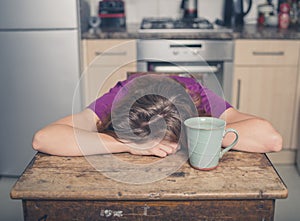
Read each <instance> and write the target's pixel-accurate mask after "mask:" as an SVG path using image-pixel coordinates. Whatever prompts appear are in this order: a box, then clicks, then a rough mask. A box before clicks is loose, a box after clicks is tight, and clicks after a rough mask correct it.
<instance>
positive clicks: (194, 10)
mask: <svg viewBox="0 0 300 221" xmlns="http://www.w3.org/2000/svg"><path fill="white" fill-rule="evenodd" d="M180 8H181V9H182V10H183V19H193V18H197V17H198V1H197V0H182V2H181V6H180Z"/></svg>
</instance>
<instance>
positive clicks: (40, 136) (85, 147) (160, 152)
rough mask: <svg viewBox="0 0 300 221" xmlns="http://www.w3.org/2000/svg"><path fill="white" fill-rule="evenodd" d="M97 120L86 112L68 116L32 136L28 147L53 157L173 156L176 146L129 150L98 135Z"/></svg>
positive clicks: (120, 143) (123, 145)
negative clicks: (111, 155)
mask: <svg viewBox="0 0 300 221" xmlns="http://www.w3.org/2000/svg"><path fill="white" fill-rule="evenodd" d="M98 120H99V118H98V116H97V115H96V114H95V113H94V112H93V111H92V110H90V109H85V110H84V111H82V112H80V113H78V114H74V115H69V116H67V117H65V118H62V119H60V120H58V121H56V122H54V123H52V124H50V125H48V126H46V127H45V128H43V129H41V130H39V131H38V132H36V134H35V135H34V137H33V142H32V146H33V148H34V149H35V150H37V151H40V152H43V153H47V154H51V155H57V156H82V155H94V154H107V153H121V152H129V153H131V154H135V155H154V156H158V157H165V156H167V155H168V154H172V153H175V152H176V150H177V144H173V143H167V142H166V143H160V144H157V145H155V146H154V145H150V144H149V148H148V149H137V148H131V145H130V144H125V143H122V142H119V141H118V140H116V139H115V138H114V137H112V136H110V135H108V134H105V133H98V132H97V128H96V122H98Z"/></svg>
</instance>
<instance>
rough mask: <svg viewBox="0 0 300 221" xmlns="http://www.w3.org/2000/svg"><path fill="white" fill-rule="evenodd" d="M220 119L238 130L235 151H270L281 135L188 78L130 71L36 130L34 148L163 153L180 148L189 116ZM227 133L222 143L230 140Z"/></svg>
mask: <svg viewBox="0 0 300 221" xmlns="http://www.w3.org/2000/svg"><path fill="white" fill-rule="evenodd" d="M196 115H198V116H213V117H218V118H221V119H224V120H225V121H226V122H227V127H230V128H234V129H236V130H237V131H238V133H239V141H238V143H237V145H236V146H235V147H234V149H236V150H240V151H247V152H259V153H265V152H272V151H280V150H281V148H282V137H281V136H280V134H279V133H278V132H277V131H276V130H275V129H274V128H273V127H272V125H271V124H270V123H269V122H268V121H266V120H264V119H261V118H258V117H255V116H252V115H248V114H245V113H241V112H239V111H237V110H236V109H234V108H233V107H232V106H231V105H230V104H229V103H227V102H226V101H224V100H223V99H221V98H220V97H219V96H217V95H216V94H214V93H213V92H212V91H210V90H209V89H207V88H204V87H203V86H201V85H200V84H199V83H198V82H197V81H196V80H195V79H194V78H188V77H178V76H162V75H132V76H131V77H129V79H128V80H126V81H123V82H119V83H118V84H117V85H116V86H115V87H114V88H112V89H111V90H110V92H108V93H107V94H105V95H104V96H102V97H100V98H98V99H97V100H96V101H94V102H93V103H92V104H91V105H89V106H88V107H87V108H86V109H85V110H83V111H82V112H80V113H77V114H74V115H70V116H67V117H65V118H62V119H60V120H58V121H56V122H54V123H52V124H50V125H48V126H46V127H45V128H43V129H41V130H40V131H38V132H37V133H36V134H35V135H34V138H33V148H34V149H35V150H37V151H40V152H44V153H48V154H53V155H59V156H81V155H93V154H106V153H121V152H128V153H131V154H135V155H154V156H158V157H165V156H167V155H169V154H172V153H175V152H176V151H177V150H178V149H179V148H180V147H181V146H185V136H184V132H183V121H184V120H185V119H187V118H189V117H193V116H196ZM234 138H235V136H234V135H231V134H228V135H227V136H226V137H225V138H224V139H223V143H222V145H224V146H227V145H228V144H230V143H232V141H233V139H234Z"/></svg>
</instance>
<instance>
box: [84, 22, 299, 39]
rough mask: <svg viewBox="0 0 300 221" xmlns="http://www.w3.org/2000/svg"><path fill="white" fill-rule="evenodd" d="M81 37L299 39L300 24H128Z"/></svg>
mask: <svg viewBox="0 0 300 221" xmlns="http://www.w3.org/2000/svg"><path fill="white" fill-rule="evenodd" d="M82 39H220V40H226V39H286V40H287V39H289V40H298V39H300V26H299V27H291V28H288V29H279V28H277V27H265V26H257V25H245V26H243V27H240V28H236V29H234V30H232V31H231V32H228V31H227V32H200V33H196V32H195V33H187V32H182V33H141V32H139V24H128V25H127V28H126V30H125V31H115V32H113V31H111V32H104V31H101V30H100V29H96V30H90V31H89V32H86V33H83V34H82Z"/></svg>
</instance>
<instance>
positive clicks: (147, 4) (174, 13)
mask: <svg viewBox="0 0 300 221" xmlns="http://www.w3.org/2000/svg"><path fill="white" fill-rule="evenodd" d="M87 1H89V3H90V5H91V15H96V14H97V9H98V2H99V0H87ZM277 1H278V0H273V2H274V3H277ZM124 2H125V6H126V21H127V23H140V22H141V20H142V19H143V18H145V17H171V18H179V17H181V11H180V4H181V0H124ZM246 2H247V1H246V0H245V8H246V6H247V3H246ZM264 3H266V0H253V5H252V9H251V11H250V13H249V14H248V15H247V16H246V17H245V22H246V23H256V17H257V6H258V5H259V4H264ZM223 4H224V0H198V16H199V17H204V18H206V19H208V20H210V21H211V22H214V21H215V20H216V19H217V18H219V19H222V14H223Z"/></svg>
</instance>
